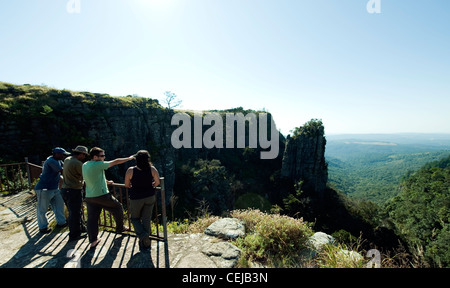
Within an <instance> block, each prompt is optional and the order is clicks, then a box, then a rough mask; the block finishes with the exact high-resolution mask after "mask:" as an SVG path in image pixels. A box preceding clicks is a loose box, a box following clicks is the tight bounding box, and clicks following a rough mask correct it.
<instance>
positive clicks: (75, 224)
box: [61, 188, 85, 238]
mask: <svg viewBox="0 0 450 288" xmlns="http://www.w3.org/2000/svg"><path fill="white" fill-rule="evenodd" d="M61 194H62V197H63V199H64V202H65V203H66V206H67V210H69V217H68V219H67V220H68V224H69V238H76V237H78V236H80V235H81V232H82V231H83V230H84V229H85V227H84V226H85V225H84V223H83V221H82V219H81V205H82V203H83V197H82V194H81V189H69V188H63V189H61Z"/></svg>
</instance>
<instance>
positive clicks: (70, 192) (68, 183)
mask: <svg viewBox="0 0 450 288" xmlns="http://www.w3.org/2000/svg"><path fill="white" fill-rule="evenodd" d="M88 155H89V152H88V148H87V147H85V146H77V147H76V148H75V149H73V150H72V156H69V157H67V158H66V160H64V165H63V168H64V169H63V184H62V189H61V194H62V196H63V199H64V202H65V203H66V206H67V210H68V211H69V217H68V219H67V220H68V223H69V241H73V240H78V239H79V238H80V237H81V233H82V232H86V231H87V228H86V226H85V224H84V223H82V219H81V205H82V203H83V196H82V194H81V193H82V189H83V171H82V167H83V163H84V162H85V160H86V157H87V156H88ZM84 237H86V235H84Z"/></svg>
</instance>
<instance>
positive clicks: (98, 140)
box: [0, 83, 176, 197]
mask: <svg viewBox="0 0 450 288" xmlns="http://www.w3.org/2000/svg"><path fill="white" fill-rule="evenodd" d="M0 103H1V104H2V105H1V106H0V108H1V109H0V117H1V123H0V138H1V139H2V141H1V145H0V160H1V159H4V161H23V157H29V160H30V161H31V162H33V163H36V164H40V162H41V161H43V160H45V158H46V157H47V156H49V155H50V154H51V149H52V147H56V146H60V147H63V148H65V149H73V148H75V147H76V146H77V145H84V146H87V147H89V148H91V147H94V146H97V147H101V148H103V149H105V151H106V155H107V158H106V159H107V160H108V159H109V160H112V159H115V158H119V157H128V156H130V155H132V154H135V153H136V152H137V151H138V150H141V149H145V150H148V151H149V152H150V154H151V155H152V162H153V163H154V164H155V166H156V167H157V169H158V170H159V172H160V174H161V176H163V177H165V183H166V190H167V191H168V192H169V195H168V196H169V197H170V192H171V191H172V188H173V184H174V181H175V158H176V151H175V150H174V149H173V148H172V147H171V143H170V135H171V133H172V131H173V128H172V126H171V125H170V119H171V117H172V115H173V111H171V110H167V109H164V108H163V107H161V106H160V105H159V104H158V103H157V101H155V100H152V99H146V98H136V97H111V96H109V95H106V94H94V93H89V92H72V91H65V90H56V89H51V88H47V87H40V86H28V85H22V86H16V85H9V84H4V83H0ZM131 164H133V163H131V162H129V163H126V164H124V165H119V166H116V167H113V168H111V169H109V170H108V171H107V174H108V175H107V176H108V177H110V178H111V179H114V180H115V181H123V177H124V175H125V171H126V169H127V168H128V167H129V166H130V165H131Z"/></svg>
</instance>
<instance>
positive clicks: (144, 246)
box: [139, 237, 151, 251]
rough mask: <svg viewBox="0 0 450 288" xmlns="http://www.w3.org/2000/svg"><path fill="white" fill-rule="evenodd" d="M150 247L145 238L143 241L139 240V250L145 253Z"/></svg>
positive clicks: (148, 239) (148, 240)
mask: <svg viewBox="0 0 450 288" xmlns="http://www.w3.org/2000/svg"><path fill="white" fill-rule="evenodd" d="M150 247H151V242H150V238H148V237H145V238H143V239H139V250H141V251H146V250H148V249H150Z"/></svg>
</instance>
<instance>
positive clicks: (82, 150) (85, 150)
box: [72, 146, 89, 155]
mask: <svg viewBox="0 0 450 288" xmlns="http://www.w3.org/2000/svg"><path fill="white" fill-rule="evenodd" d="M72 151H73V152H78V153H84V154H86V155H89V152H88V148H87V147H85V146H77V147H76V148H75V149H72Z"/></svg>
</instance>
